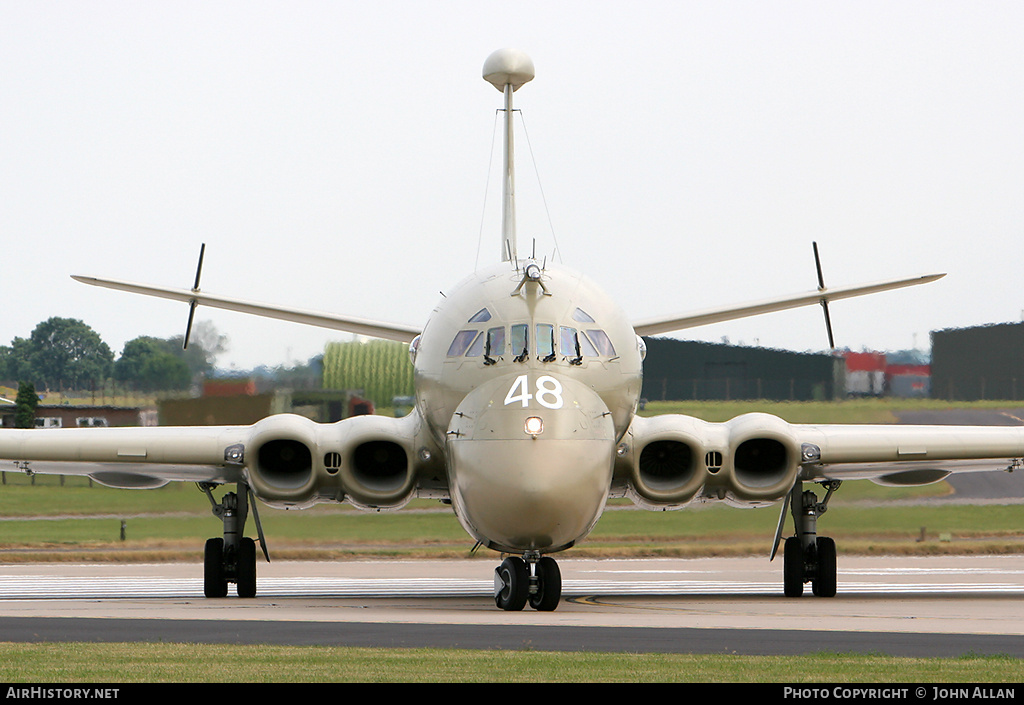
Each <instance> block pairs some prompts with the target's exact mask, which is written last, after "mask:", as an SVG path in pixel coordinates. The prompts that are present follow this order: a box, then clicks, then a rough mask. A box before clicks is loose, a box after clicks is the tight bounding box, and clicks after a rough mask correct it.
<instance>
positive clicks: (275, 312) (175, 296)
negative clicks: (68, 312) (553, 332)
mask: <svg viewBox="0 0 1024 705" xmlns="http://www.w3.org/2000/svg"><path fill="white" fill-rule="evenodd" d="M71 278H72V279H74V280H75V281H80V282H82V283H83V284H91V285H92V286H102V287H106V288H108V289H118V290H120V291H130V292H132V293H134V294H145V295H146V296H156V297H159V298H163V299H171V300H173V301H182V302H184V303H187V304H190V305H199V306H210V307H211V308H220V309H224V310H227V311H238V312H241V313H249V314H252V315H255V316H263V317H264V318H276V319H279V320H282V321H291V322H293V323H302V324H304V325H308V326H318V327H320V328H330V329H332V330H343V331H346V332H348V333H356V334H358V335H367V336H370V337H373V338H384V339H386V340H398V341H401V342H403V343H409V342H411V341H412V339H413V338H415V337H416V336H417V335H419V333H420V329H419V328H415V327H412V326H403V325H398V324H393V323H384V322H382V321H372V320H368V319H365V318H353V317H351V316H339V315H336V314H333V313H321V312H318V311H306V310H302V309H294V308H285V307H283V306H275V305H272V304H262V303H256V302H253V301H245V300H242V299H234V298H229V297H227V296H215V295H213V294H206V293H202V292H198V291H192V290H189V289H174V288H169V287H159V286H151V285H149V284H136V283H134V282H125V281H117V280H113V279H97V278H96V277H83V276H76V275H72V277H71Z"/></svg>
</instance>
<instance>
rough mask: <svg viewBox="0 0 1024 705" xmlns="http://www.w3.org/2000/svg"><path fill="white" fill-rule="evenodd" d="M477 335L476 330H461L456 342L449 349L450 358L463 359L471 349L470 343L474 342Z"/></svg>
mask: <svg viewBox="0 0 1024 705" xmlns="http://www.w3.org/2000/svg"><path fill="white" fill-rule="evenodd" d="M476 334H477V331H475V330H460V331H459V332H458V333H456V335H455V340H453V341H452V344H451V345H450V346H449V347H448V357H461V356H462V354H463V353H465V352H466V350H467V349H468V348H469V345H470V343H472V342H473V338H475V337H476Z"/></svg>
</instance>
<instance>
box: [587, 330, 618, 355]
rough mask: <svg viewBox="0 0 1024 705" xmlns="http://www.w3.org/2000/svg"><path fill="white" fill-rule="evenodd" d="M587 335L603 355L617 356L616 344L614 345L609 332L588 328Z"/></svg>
mask: <svg viewBox="0 0 1024 705" xmlns="http://www.w3.org/2000/svg"><path fill="white" fill-rule="evenodd" d="M587 337H588V338H590V340H591V341H593V343H594V347H596V348H597V350H598V352H599V353H600V354H601V355H605V356H607V357H615V346H614V345H612V341H611V338H609V337H608V334H607V333H605V332H604V331H603V330H601V329H596V330H588V331H587Z"/></svg>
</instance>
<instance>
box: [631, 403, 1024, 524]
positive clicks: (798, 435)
mask: <svg viewBox="0 0 1024 705" xmlns="http://www.w3.org/2000/svg"><path fill="white" fill-rule="evenodd" d="M621 448H622V450H621V452H620V457H619V459H618V460H617V472H618V473H619V477H620V478H621V479H625V480H626V483H625V487H624V489H625V492H626V493H627V494H628V495H629V496H630V497H632V498H633V500H634V501H635V502H637V503H638V504H640V505H641V506H646V507H648V508H651V509H664V508H666V507H682V506H684V505H686V504H688V503H689V502H691V501H693V500H695V499H722V500H727V501H728V502H729V503H731V504H735V505H739V506H763V505H766V504H771V503H773V502H777V501H779V500H781V499H783V498H785V497H786V496H787V495H788V494H789V493H790V491H791V490H792V489H793V488H794V487H795V486H796V487H798V486H799V484H800V483H801V482H823V481H831V480H860V479H868V480H872V481H874V482H876V483H878V484H882V485H898V486H906V485H926V484H930V483H932V482H938V481H939V480H943V479H945V478H946V477H947V476H949V475H950V474H951V473H955V472H981V471H991V470H1012V469H1015V468H1017V467H1020V466H1022V464H1021V459H1022V458H1024V426H945V425H943V426H904V425H901V424H891V425H888V424H887V425H868V424H864V425H860V424H849V425H845V424H824V425H812V424H790V423H787V422H786V421H785V420H783V419H781V418H779V417H778V416H773V415H771V414H764V413H750V414H742V415H740V416H737V417H735V418H733V419H730V420H729V421H725V422H723V423H711V422H706V421H702V420H700V419H696V418H693V417H690V416H684V415H681V414H664V415H660V416H651V417H635V418H634V419H633V424H632V425H631V426H630V430H629V433H628V434H627V438H626V439H624V442H623V444H622V446H621Z"/></svg>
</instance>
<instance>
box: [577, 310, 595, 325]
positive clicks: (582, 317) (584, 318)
mask: <svg viewBox="0 0 1024 705" xmlns="http://www.w3.org/2000/svg"><path fill="white" fill-rule="evenodd" d="M572 320H574V321H579V322H580V323H593V322H594V319H593V318H591V317H590V314H589V313H587V312H586V311H584V310H583V309H581V308H578V309H576V310H575V311H573V312H572Z"/></svg>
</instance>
